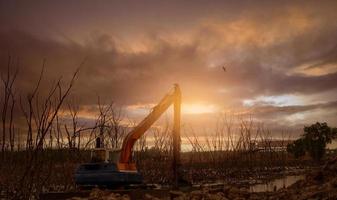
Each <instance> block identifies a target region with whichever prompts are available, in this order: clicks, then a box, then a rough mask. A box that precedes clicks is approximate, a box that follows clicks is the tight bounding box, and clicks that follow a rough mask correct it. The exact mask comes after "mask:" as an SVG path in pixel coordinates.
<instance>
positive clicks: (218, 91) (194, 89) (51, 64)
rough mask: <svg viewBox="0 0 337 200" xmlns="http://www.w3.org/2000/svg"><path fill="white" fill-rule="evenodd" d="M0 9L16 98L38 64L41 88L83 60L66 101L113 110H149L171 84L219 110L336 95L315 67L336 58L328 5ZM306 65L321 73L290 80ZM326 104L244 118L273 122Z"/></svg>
mask: <svg viewBox="0 0 337 200" xmlns="http://www.w3.org/2000/svg"><path fill="white" fill-rule="evenodd" d="M156 2H157V1H156ZM1 4H2V5H1V8H0V9H1V10H0V11H1V13H0V17H1V19H0V20H1V23H2V24H3V26H2V27H1V28H0V47H1V48H0V63H1V66H0V67H1V68H0V71H1V72H2V73H3V72H4V71H5V70H6V66H7V59H8V55H9V54H10V55H12V57H15V59H17V60H18V61H19V64H18V65H19V68H20V74H19V78H18V80H17V85H16V87H17V88H18V90H20V91H21V92H22V93H26V92H28V91H30V90H31V89H32V86H33V85H34V84H35V83H36V81H37V77H38V75H39V73H40V70H41V65H42V60H43V59H46V61H47V63H46V72H45V77H44V80H43V81H44V83H45V84H43V87H42V89H43V90H48V89H49V88H48V85H50V84H51V83H52V81H53V80H55V79H57V78H58V77H60V76H63V79H64V80H67V79H68V78H69V77H70V76H71V74H72V73H73V71H74V70H75V69H76V67H77V66H78V65H79V64H80V63H81V62H82V61H83V60H84V59H85V58H86V61H85V64H84V66H83V67H82V68H81V71H80V75H79V79H78V81H77V82H76V86H75V88H74V91H73V95H74V96H76V97H77V98H78V99H79V102H80V103H81V104H89V105H91V104H95V103H96V102H97V95H100V96H101V97H102V98H103V99H104V100H106V101H116V102H117V103H119V104H126V105H131V104H148V103H153V102H156V101H158V100H159V99H160V98H161V96H162V95H164V94H165V92H166V91H167V90H168V89H169V88H170V87H171V86H172V84H173V83H176V82H178V83H180V85H181V87H182V90H183V98H184V101H185V102H193V101H201V102H205V103H210V104H216V105H219V107H222V106H223V105H226V106H228V107H240V106H242V101H243V100H244V99H254V98H255V97H258V96H268V95H273V96H278V95H283V94H294V95H303V96H306V95H312V94H320V93H321V92H324V91H335V90H336V89H337V84H336V83H337V72H336V70H332V71H331V72H330V71H329V72H328V71H325V68H324V67H325V65H327V64H329V65H332V66H336V60H337V59H336V55H337V50H336V46H337V40H336V38H337V21H336V19H337V13H336V12H335V8H336V7H337V3H336V2H335V1H324V2H323V3H322V2H317V1H311V2H308V1H305V2H304V1H303V2H294V1H289V2H287V1H282V2H276V1H246V2H237V1H211V2H210V3H205V2H204V1H188V2H184V3H182V2H174V1H170V2H169V3H168V2H161V3H154V2H152V1H142V2H133V3H132V4H130V2H129V3H128V2H124V1H120V2H103V1H102V2H99V3H93V2H92V1H89V2H84V3H82V4H77V3H76V2H68V1H67V2H63V4H62V3H60V2H49V1H43V2H41V3H40V4H38V5H37V4H34V3H27V2H16V1H14V2H2V3H1ZM134 49H137V50H134ZM223 65H225V66H226V69H227V71H226V72H224V71H223V70H222V66H223ZM303 66H304V67H303ZM311 68H317V69H321V70H322V71H323V73H321V74H311V73H299V70H302V71H303V70H304V72H306V70H309V69H311ZM334 69H336V68H334ZM324 100H325V101H331V102H334V101H335V100H336V99H333V97H331V99H324ZM328 105H330V104H328ZM328 105H320V104H318V105H300V106H289V107H281V108H279V107H273V106H271V107H268V106H267V107H262V108H256V109H253V110H252V112H257V113H259V114H258V115H260V116H261V117H263V115H264V116H269V115H270V113H276V114H275V115H279V116H283V114H282V113H285V114H290V115H291V114H293V113H298V112H306V111H308V110H317V107H319V108H322V110H327V109H326V108H327V107H325V106H328ZM333 105H335V104H333ZM329 108H331V109H332V106H330V107H329Z"/></svg>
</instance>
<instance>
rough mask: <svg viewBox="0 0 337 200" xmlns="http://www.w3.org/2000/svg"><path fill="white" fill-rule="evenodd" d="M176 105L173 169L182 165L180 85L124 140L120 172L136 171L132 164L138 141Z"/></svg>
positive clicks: (175, 171)
mask: <svg viewBox="0 0 337 200" xmlns="http://www.w3.org/2000/svg"><path fill="white" fill-rule="evenodd" d="M172 104H173V105H174V126H173V152H174V156H173V157H174V159H173V168H174V173H175V174H176V173H177V169H176V167H175V166H178V165H179V164H180V158H179V155H180V154H179V152H180V104H181V92H180V88H179V85H178V84H175V85H174V90H173V92H170V93H169V94H167V95H166V96H165V97H164V98H163V99H162V100H161V101H160V102H159V103H158V104H157V105H156V106H155V107H154V108H153V109H152V111H151V112H150V114H149V115H148V116H147V117H146V118H145V119H144V120H143V121H141V122H140V123H139V124H138V125H137V126H136V127H135V128H134V129H133V130H132V131H131V132H130V133H129V134H128V135H127V136H126V137H125V139H124V141H123V146H122V149H121V153H120V157H119V162H118V163H117V167H118V169H119V170H120V171H136V165H135V164H134V163H132V149H133V146H134V144H135V143H136V141H137V140H138V139H139V138H140V137H141V136H142V135H143V134H144V133H145V132H146V131H147V130H148V129H149V128H150V127H151V126H152V125H153V124H154V122H156V121H157V120H158V118H159V117H160V116H161V115H162V114H163V113H164V112H165V111H166V110H167V109H168V108H169V107H170V105H172Z"/></svg>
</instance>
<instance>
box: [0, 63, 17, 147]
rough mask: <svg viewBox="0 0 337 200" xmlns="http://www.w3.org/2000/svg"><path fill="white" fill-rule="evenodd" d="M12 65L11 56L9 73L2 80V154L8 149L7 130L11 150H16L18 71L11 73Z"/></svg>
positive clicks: (2, 76) (8, 66)
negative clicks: (15, 107) (15, 116)
mask: <svg viewBox="0 0 337 200" xmlns="http://www.w3.org/2000/svg"><path fill="white" fill-rule="evenodd" d="M11 65H12V58H11V56H9V57H8V64H7V73H6V75H3V74H1V80H2V83H3V95H2V96H3V99H2V112H1V120H2V145H1V150H2V152H4V151H5V148H6V140H7V138H6V134H7V129H8V133H9V144H10V147H11V150H13V148H14V123H13V115H14V106H15V92H14V88H13V86H14V83H15V80H16V77H17V74H18V69H16V70H15V71H14V72H13V73H11V70H10V67H11ZM8 118H9V119H8ZM8 120H9V122H8ZM7 124H8V125H7Z"/></svg>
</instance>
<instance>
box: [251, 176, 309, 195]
mask: <svg viewBox="0 0 337 200" xmlns="http://www.w3.org/2000/svg"><path fill="white" fill-rule="evenodd" d="M302 179H304V175H296V176H294V175H293V176H286V177H284V178H279V179H275V180H273V181H270V182H267V183H263V184H256V185H253V186H251V187H250V188H249V190H250V192H271V191H275V190H278V189H281V188H286V187H288V186H290V185H292V184H294V183H295V182H296V181H298V180H302Z"/></svg>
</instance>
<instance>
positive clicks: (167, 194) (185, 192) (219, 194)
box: [64, 158, 337, 200]
mask: <svg viewBox="0 0 337 200" xmlns="http://www.w3.org/2000/svg"><path fill="white" fill-rule="evenodd" d="M67 198H68V197H65V196H64V199H67ZM68 199H72V200H76V199H77V200H84V199H101V200H114V199H115V200H129V199H130V200H133V199H145V200H159V199H165V200H169V199H175V200H220V199H223V200H226V199H236V200H239V199H254V200H259V199H262V200H263V199H286V200H290V199H337V158H334V159H330V160H329V161H327V163H326V164H325V165H324V166H322V167H320V168H318V169H315V170H312V171H311V172H306V174H305V178H304V179H303V180H299V181H297V182H296V183H294V184H293V185H291V186H289V187H287V188H281V189H278V190H275V191H271V192H250V191H249V188H247V186H246V185H241V186H240V185H236V186H234V185H201V186H200V187H199V188H188V189H186V188H181V189H180V190H169V189H152V190H144V189H143V190H142V189H135V190H128V191H126V190H123V191H114V192H112V191H111V190H101V189H92V190H91V191H87V192H86V193H83V194H82V195H77V196H75V197H69V198H68Z"/></svg>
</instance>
